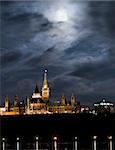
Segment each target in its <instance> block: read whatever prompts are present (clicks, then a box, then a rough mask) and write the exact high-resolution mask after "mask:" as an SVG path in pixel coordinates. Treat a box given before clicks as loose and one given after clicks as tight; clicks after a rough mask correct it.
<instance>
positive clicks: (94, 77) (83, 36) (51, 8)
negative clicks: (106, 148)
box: [0, 0, 115, 104]
mask: <svg viewBox="0 0 115 150" xmlns="http://www.w3.org/2000/svg"><path fill="white" fill-rule="evenodd" d="M0 4H1V12H2V15H1V29H2V30H1V50H0V52H1V53H0V58H1V75H0V76H1V90H0V91H2V92H1V94H0V99H1V100H2V102H1V103H3V102H4V98H5V96H6V95H8V96H9V98H11V99H13V97H14V95H16V94H17V95H18V96H19V97H26V96H28V95H31V93H32V92H33V90H34V88H35V84H36V82H38V84H39V87H41V85H42V81H43V78H42V77H43V71H44V70H45V69H48V81H49V87H50V89H51V99H55V100H57V99H59V98H60V96H61V95H62V93H64V94H65V95H66V96H67V97H69V96H70V95H71V93H74V94H75V95H76V98H77V100H78V101H80V102H82V103H85V104H92V103H94V102H95V101H98V100H102V98H105V99H107V100H111V101H113V102H115V94H114V93H115V90H114V89H115V52H114V51H115V19H114V18H115V16H114V14H115V2H104V1H103V2H96V1H95V2H91V1H87V2H78V1H73V0H72V1H71V0H67V1H62V0H59V2H56V1H52V0H50V1H45V2H44V1H43V2H42V1H34V2H30V1H20V2H19V1H15V2H13V1H12V2H0Z"/></svg>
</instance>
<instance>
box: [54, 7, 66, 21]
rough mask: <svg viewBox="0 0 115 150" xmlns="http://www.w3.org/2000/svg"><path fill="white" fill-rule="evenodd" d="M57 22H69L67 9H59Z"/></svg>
mask: <svg viewBox="0 0 115 150" xmlns="http://www.w3.org/2000/svg"><path fill="white" fill-rule="evenodd" d="M56 20H57V21H59V22H66V21H68V16H67V12H66V10H65V9H59V10H57V12H56Z"/></svg>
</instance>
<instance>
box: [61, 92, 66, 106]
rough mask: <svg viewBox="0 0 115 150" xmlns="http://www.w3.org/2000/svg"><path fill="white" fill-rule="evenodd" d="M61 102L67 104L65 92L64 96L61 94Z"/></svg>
mask: <svg viewBox="0 0 115 150" xmlns="http://www.w3.org/2000/svg"><path fill="white" fill-rule="evenodd" d="M61 104H62V105H65V104H66V97H65V95H64V94H62V96H61Z"/></svg>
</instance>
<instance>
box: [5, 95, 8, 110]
mask: <svg viewBox="0 0 115 150" xmlns="http://www.w3.org/2000/svg"><path fill="white" fill-rule="evenodd" d="M5 110H6V112H8V111H9V100H8V96H6V97H5Z"/></svg>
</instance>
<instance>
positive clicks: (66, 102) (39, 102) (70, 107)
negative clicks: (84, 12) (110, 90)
mask: <svg viewBox="0 0 115 150" xmlns="http://www.w3.org/2000/svg"><path fill="white" fill-rule="evenodd" d="M49 92H50V91H49V85H48V74H47V70H45V71H44V75H43V84H42V88H41V90H39V87H38V83H37V82H36V85H35V90H34V92H33V93H32V95H31V96H29V97H27V99H26V104H25V103H24V100H23V101H19V100H18V96H14V103H12V104H11V105H10V103H9V100H8V96H6V98H5V107H2V108H0V115H20V114H47V113H49V114H53V113H59V114H60V113H92V112H91V110H90V108H89V107H88V106H86V105H81V104H80V102H78V101H77V102H76V97H75V95H74V94H73V93H72V95H71V96H70V98H69V99H67V98H66V96H65V95H64V94H62V96H61V97H60V99H59V100H58V101H55V102H54V101H51V100H50V93H49ZM94 107H95V109H94V110H93V111H95V114H96V113H97V112H112V111H113V110H114V104H113V103H111V102H108V101H106V100H104V99H103V100H102V101H100V102H97V103H94Z"/></svg>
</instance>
